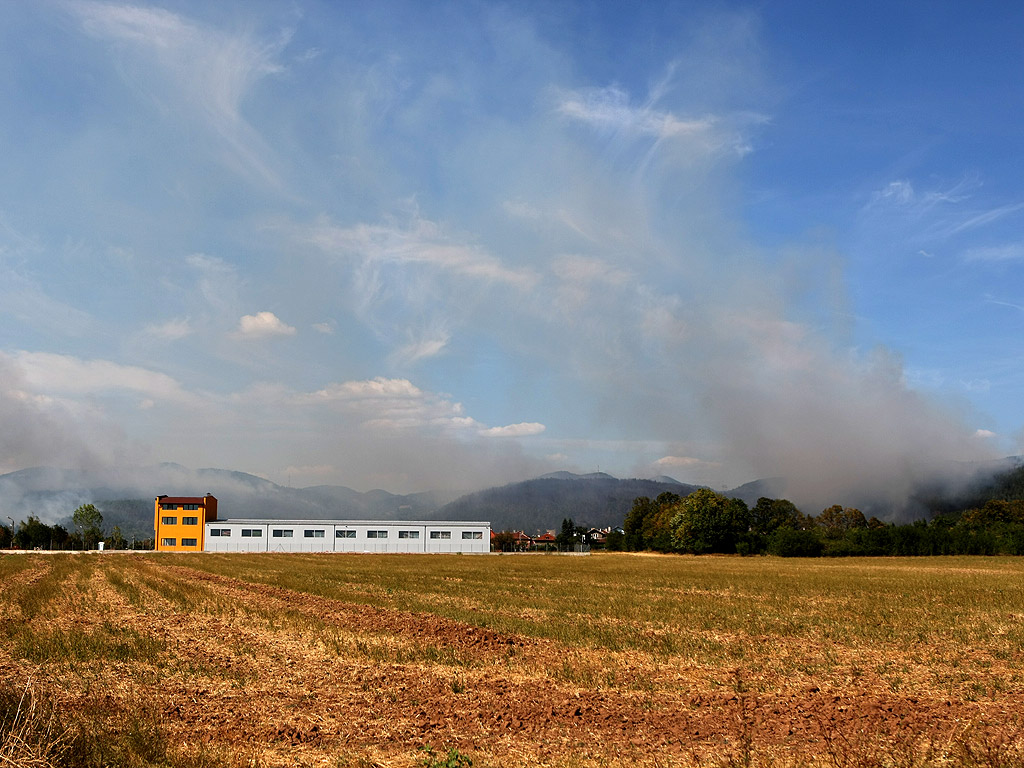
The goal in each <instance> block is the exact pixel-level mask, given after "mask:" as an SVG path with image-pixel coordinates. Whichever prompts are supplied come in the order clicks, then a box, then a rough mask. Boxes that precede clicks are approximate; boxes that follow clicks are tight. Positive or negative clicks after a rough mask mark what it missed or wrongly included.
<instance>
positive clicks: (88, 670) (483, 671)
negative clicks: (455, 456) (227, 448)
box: [0, 558, 1024, 766]
mask: <svg viewBox="0 0 1024 768" xmlns="http://www.w3.org/2000/svg"><path fill="white" fill-rule="evenodd" d="M37 572H38V571H37V570H35V569H33V570H32V571H31V572H30V573H28V574H27V575H26V572H24V571H23V572H22V573H21V574H18V575H19V576H21V577H22V580H23V581H25V580H26V579H29V580H30V579H32V578H34V577H35V576H34V574H36V573H37ZM75 583H78V582H75V581H73V580H69V582H68V584H69V585H71V584H75ZM68 588H70V587H68ZM82 588H83V589H87V591H88V593H89V600H88V601H83V600H75V599H71V598H69V596H68V595H63V596H62V598H61V600H60V602H59V608H60V611H61V613H62V615H61V617H60V622H59V623H60V624H61V625H65V626H74V627H80V628H81V629H82V631H83V632H85V633H88V632H98V631H100V628H102V630H103V631H104V632H106V633H107V634H108V635H111V636H116V635H117V633H121V634H123V635H124V636H126V637H132V638H144V639H146V640H147V641H150V642H151V643H152V646H151V647H152V648H153V649H154V650H153V655H152V657H150V658H147V659H141V660H126V659H121V658H116V657H107V658H103V659H100V660H97V661H96V662H95V663H94V664H92V665H89V664H78V665H70V664H67V663H66V661H65V660H62V659H59V658H58V659H53V660H51V661H49V662H46V663H43V664H40V665H38V666H37V668H36V670H35V672H34V673H33V672H30V671H29V672H27V669H26V665H25V663H24V662H18V663H17V664H13V663H10V657H9V656H8V657H7V659H5V661H7V662H8V663H4V664H0V676H5V677H8V678H12V679H13V678H16V677H24V675H26V674H27V673H33V674H36V675H37V677H38V679H40V680H44V681H47V684H48V685H51V686H53V687H54V688H56V689H57V690H59V693H60V696H61V697H62V700H63V701H65V702H66V703H67V704H68V705H69V706H72V707H78V708H90V707H91V708H95V707H97V706H101V707H103V708H105V709H106V710H109V711H110V712H111V713H112V716H116V713H118V712H128V711H131V710H132V708H133V707H136V706H139V705H140V702H141V704H142V705H144V706H145V707H146V708H147V709H148V710H150V711H152V712H154V713H155V715H156V716H157V717H158V718H159V720H160V722H161V724H162V727H163V728H164V729H165V730H166V732H167V733H168V734H169V738H170V739H171V740H172V741H173V742H174V743H176V744H181V745H189V744H196V743H198V744H204V745H208V746H209V747H210V748H211V749H214V750H220V753H223V754H226V755H228V757H227V758H226V759H228V760H229V761H234V762H236V763H238V764H244V763H245V762H246V761H250V762H251V761H252V760H253V759H257V760H258V762H260V764H262V765H285V764H287V765H296V764H301V765H340V764H345V763H344V762H343V759H348V758H352V760H357V759H358V760H364V761H367V762H364V763H362V764H364V765H365V764H372V763H374V762H383V763H386V764H395V765H413V764H416V763H417V761H419V760H421V755H422V753H420V752H418V751H417V750H418V749H419V748H420V747H422V746H423V745H433V746H435V747H437V748H438V749H448V748H457V749H459V750H461V751H463V752H465V753H468V754H472V755H474V757H475V759H476V761H477V762H476V763H475V764H476V765H484V766H486V765H493V766H499V765H500V766H505V765H569V764H574V765H609V764H611V765H632V764H647V765H676V764H692V763H694V762H695V761H697V760H710V759H715V760H733V761H740V762H749V763H750V764H762V765H768V764H770V761H771V760H778V761H780V762H785V763H790V764H792V763H797V762H800V761H805V762H806V761H808V760H812V759H813V760H817V761H820V762H826V763H830V764H832V765H841V764H853V763H847V762H846V761H845V758H843V755H852V754H854V753H856V754H858V755H865V754H869V753H871V751H872V750H875V751H876V752H878V751H881V752H884V753H885V754H889V755H891V754H894V751H893V750H896V749H899V750H903V752H906V751H908V750H917V751H918V752H920V753H921V754H924V753H925V752H926V751H927V750H932V749H935V748H936V746H935V745H946V746H945V747H943V748H949V745H952V744H954V743H959V742H960V741H963V739H964V737H965V734H966V733H967V732H968V730H969V729H972V728H973V729H975V730H976V731H977V732H979V733H980V732H982V731H984V729H985V728H989V729H996V730H999V729H1002V732H1004V736H1005V738H1006V739H1013V738H1017V739H1019V737H1020V733H1021V731H1020V719H1019V717H1020V716H1019V714H1018V713H1020V712H1024V694H1020V693H1015V692H1014V693H1008V694H1004V695H1001V696H999V697H998V698H997V699H993V700H990V701H974V702H971V701H964V700H949V699H940V698H936V697H934V696H931V695H924V694H907V693H898V692H886V691H881V690H878V688H877V687H876V681H875V680H874V679H872V680H866V681H865V682H863V683H860V684H858V683H853V684H851V685H850V686H848V687H847V689H846V690H845V691H844V692H843V693H842V695H835V693H834V692H831V691H825V690H822V689H820V688H818V687H817V686H814V685H811V686H804V687H802V688H796V687H791V688H789V689H787V690H778V691H774V692H765V691H757V692H751V691H749V690H745V688H744V683H743V680H742V676H741V675H736V676H735V678H734V679H733V682H732V683H731V689H730V687H729V686H728V685H720V686H717V687H715V688H710V687H709V686H708V685H707V683H706V681H705V679H704V678H703V677H701V676H699V675H689V673H688V672H687V670H686V669H684V668H679V669H665V667H666V665H670V664H671V663H672V662H671V660H670V661H669V662H666V661H665V660H658V659H652V658H648V657H645V656H643V655H642V654H635V653H634V654H633V655H632V656H631V660H630V661H629V664H630V665H631V667H632V669H633V670H634V671H643V670H645V669H646V670H647V671H648V672H649V677H650V680H651V681H652V682H651V684H650V686H649V688H648V689H647V690H643V689H637V688H636V687H630V686H617V685H615V684H602V683H599V684H594V683H593V682H592V681H591V682H577V681H575V679H574V677H573V675H574V672H576V670H575V669H574V668H573V667H574V665H587V664H597V663H598V662H600V661H601V653H600V652H599V651H594V650H586V649H582V650H581V649H579V648H566V647H564V646H562V645H560V644H559V643H557V642H554V641H549V640H538V639H534V638H527V637H521V636H516V635H508V634H502V633H499V632H495V631H492V630H489V629H487V628H482V627H476V626H472V625H469V624H465V623H461V622H458V621H454V620H451V619H447V618H443V617H439V616H435V615H433V614H428V613H421V612H408V611H399V610H388V609H383V608H374V607H367V606H363V605H357V604H352V603H346V602H344V601H340V600H335V599H330V598H325V597H319V596H316V595H311V594H308V593H303V592H296V591H292V590H288V589H284V588H281V587H275V586H269V585H262V584H253V583H249V582H245V581H242V580H239V579H233V578H229V577H225V576H220V575H214V574H209V573H205V572H202V571H198V570H194V569H191V568H187V567H184V566H179V565H170V564H166V565H165V564H163V563H161V562H159V561H157V560H152V559H151V560H145V561H135V562H130V561H127V560H122V561H118V560H117V559H114V558H111V559H110V560H107V561H104V565H103V566H102V567H101V568H98V569H97V570H96V571H95V572H94V573H93V574H92V576H91V577H90V578H89V579H88V580H87V583H86V584H85V585H83V586H82ZM55 605H56V604H55ZM76 611H78V612H81V613H82V614H83V615H75V612H76ZM86 611H88V615H84V613H85V612H86ZM54 618H55V617H54ZM622 658H625V655H623V657H622ZM567 666H568V667H569V669H566V667H567ZM555 669H559V670H564V671H563V672H561V673H560V674H559V675H553V674H552V672H551V670H555ZM585 672H586V670H580V671H579V675H580V676H579V679H580V680H590V678H587V676H586V674H584V673H585ZM726 672H728V671H726ZM723 677H724V678H726V679H728V675H727V674H726V675H723ZM755 754H756V755H757V759H756V760H754V759H753V758H752V757H751V756H752V755H755ZM758 761H760V762H758ZM351 764H359V763H357V762H352V763H351ZM908 764H913V763H908Z"/></svg>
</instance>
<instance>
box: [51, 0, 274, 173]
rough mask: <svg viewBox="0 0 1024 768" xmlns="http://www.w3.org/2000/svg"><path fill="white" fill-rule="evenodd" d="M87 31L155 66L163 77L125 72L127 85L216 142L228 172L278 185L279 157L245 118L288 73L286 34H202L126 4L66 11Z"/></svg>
mask: <svg viewBox="0 0 1024 768" xmlns="http://www.w3.org/2000/svg"><path fill="white" fill-rule="evenodd" d="M67 7H68V8H69V10H70V11H71V13H72V14H73V15H75V16H77V17H78V18H79V19H80V21H81V24H82V29H83V30H84V31H85V32H86V34H89V35H91V36H93V37H96V38H99V39H102V40H109V41H114V42H116V43H120V44H122V45H123V46H125V47H126V48H127V49H128V50H130V51H133V52H134V53H136V54H138V55H139V57H140V60H141V61H142V62H144V64H147V65H152V66H153V67H155V69H156V71H157V72H158V73H159V75H160V76H159V77H150V76H146V75H140V74H139V72H138V71H137V68H131V69H127V68H126V69H123V70H122V73H123V74H124V75H125V77H127V78H129V79H131V80H132V82H131V84H132V85H133V86H134V87H135V88H136V89H138V90H141V91H142V92H147V93H148V94H149V95H150V96H151V97H152V98H154V99H155V100H157V102H158V103H161V106H163V107H164V111H165V112H173V113H174V114H177V115H181V116H183V117H184V118H185V119H188V120H190V121H192V122H193V123H196V124H200V125H203V126H205V127H207V128H208V129H209V130H211V131H212V132H213V133H214V134H216V135H218V136H219V137H220V139H221V140H222V142H223V145H224V147H225V148H226V150H227V152H226V153H225V154H224V156H223V160H224V162H225V163H226V164H228V165H231V166H234V168H235V169H236V170H237V171H239V172H242V173H245V174H247V175H250V176H251V175H255V176H257V177H259V178H261V179H262V180H264V181H268V182H271V183H273V184H274V185H277V184H278V183H279V182H278V180H277V175H276V173H275V172H274V171H273V170H272V164H273V161H272V160H271V158H272V156H273V153H272V151H271V150H270V148H269V146H268V145H267V144H266V143H265V142H264V141H263V140H262V138H261V137H260V136H259V135H258V133H257V132H256V131H255V130H254V129H253V127H252V126H251V125H250V124H249V123H248V122H247V121H246V120H245V119H244V117H243V116H242V110H241V105H242V101H243V99H244V98H245V96H246V95H247V94H248V93H249V91H250V90H251V89H252V87H253V85H254V84H255V83H256V82H258V81H259V80H260V79H261V78H263V77H265V76H267V75H268V74H273V73H278V72H280V71H282V67H281V65H280V64H279V63H278V61H277V56H278V55H279V53H280V52H281V50H282V49H283V48H284V45H285V44H286V43H287V42H288V39H289V35H287V34H285V35H283V36H281V37H280V38H279V39H276V40H269V41H261V40H257V39H254V38H253V37H251V36H249V35H247V34H244V33H241V34H231V33H227V32H223V31H221V30H218V29H214V28H212V27H208V26H204V25H202V24H201V23H198V22H196V21H194V20H192V19H189V18H187V17H185V16H181V15H178V14H175V13H171V12H170V11H166V10H163V9H161V8H144V7H139V6H134V5H124V4H120V3H102V2H77V3H71V4H69V5H68V6H67Z"/></svg>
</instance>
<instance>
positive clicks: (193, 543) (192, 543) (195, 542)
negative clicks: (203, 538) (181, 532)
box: [181, 539, 199, 547]
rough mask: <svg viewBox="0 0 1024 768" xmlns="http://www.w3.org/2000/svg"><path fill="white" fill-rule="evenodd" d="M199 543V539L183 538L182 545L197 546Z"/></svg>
mask: <svg viewBox="0 0 1024 768" xmlns="http://www.w3.org/2000/svg"><path fill="white" fill-rule="evenodd" d="M198 544H199V539H182V540H181V546H183V547H195V546H197V545H198Z"/></svg>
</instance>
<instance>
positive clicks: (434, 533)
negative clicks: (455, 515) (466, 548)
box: [430, 531, 452, 539]
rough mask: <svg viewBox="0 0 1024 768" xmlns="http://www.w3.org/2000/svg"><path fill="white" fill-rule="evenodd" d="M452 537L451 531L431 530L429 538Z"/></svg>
mask: <svg viewBox="0 0 1024 768" xmlns="http://www.w3.org/2000/svg"><path fill="white" fill-rule="evenodd" d="M451 537H452V532H451V531H431V532H430V538H432V539H450V538H451Z"/></svg>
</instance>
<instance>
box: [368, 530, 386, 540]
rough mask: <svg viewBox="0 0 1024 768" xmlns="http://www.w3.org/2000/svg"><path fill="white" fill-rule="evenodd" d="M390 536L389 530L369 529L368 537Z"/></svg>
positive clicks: (383, 537) (380, 537) (384, 537)
mask: <svg viewBox="0 0 1024 768" xmlns="http://www.w3.org/2000/svg"><path fill="white" fill-rule="evenodd" d="M387 537H388V532H387V531H367V532H366V538H368V539H386V538H387Z"/></svg>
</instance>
